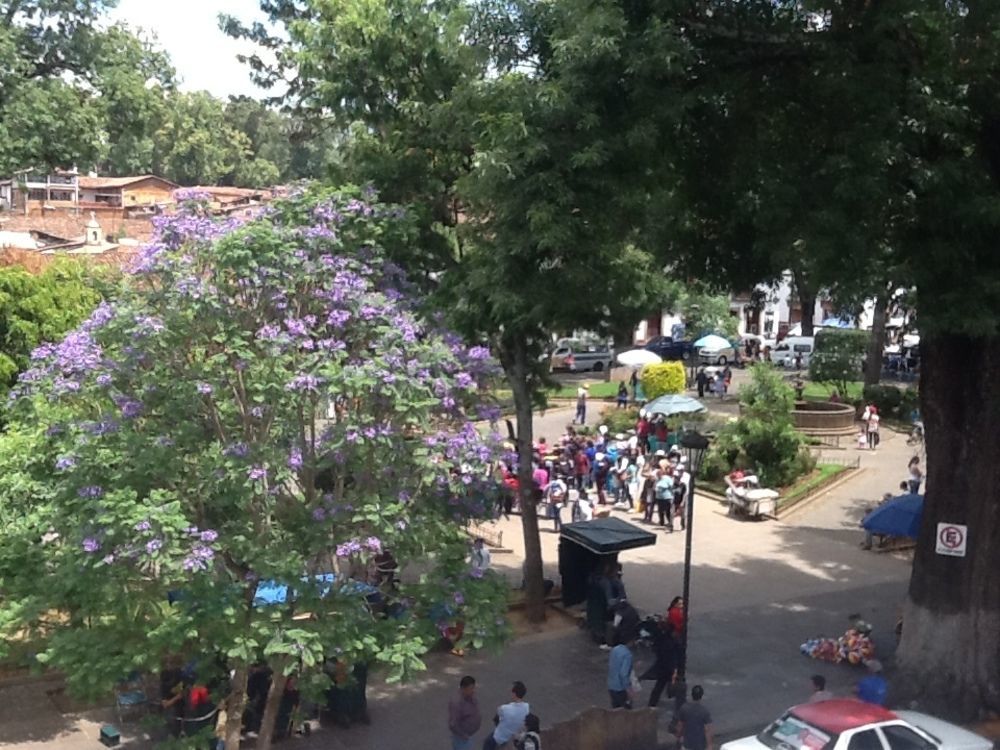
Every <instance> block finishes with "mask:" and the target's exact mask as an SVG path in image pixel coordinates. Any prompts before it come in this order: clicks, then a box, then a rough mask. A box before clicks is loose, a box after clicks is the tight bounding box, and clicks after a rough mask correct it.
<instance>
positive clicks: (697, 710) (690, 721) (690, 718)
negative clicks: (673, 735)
mask: <svg viewBox="0 0 1000 750" xmlns="http://www.w3.org/2000/svg"><path fill="white" fill-rule="evenodd" d="M704 696H705V690H704V688H702V686H701V685H695V686H694V687H693V688H691V700H689V701H688V702H687V703H685V704H684V705H683V706H681V709H680V711H678V713H677V734H678V735H680V738H681V747H682V748H683V750H712V715H711V714H710V713H709V711H708V709H707V708H706V707H705V704H704V703H702V702H701V699H702V698H703V697H704Z"/></svg>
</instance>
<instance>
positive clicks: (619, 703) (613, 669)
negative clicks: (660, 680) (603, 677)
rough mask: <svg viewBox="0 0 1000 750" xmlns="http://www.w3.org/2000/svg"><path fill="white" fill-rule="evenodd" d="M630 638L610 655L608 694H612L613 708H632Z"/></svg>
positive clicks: (633, 639)
mask: <svg viewBox="0 0 1000 750" xmlns="http://www.w3.org/2000/svg"><path fill="white" fill-rule="evenodd" d="M626 637H629V638H630V640H629V641H627V642H625V643H619V644H618V645H617V646H615V647H614V648H613V649H611V653H610V654H609V655H608V694H609V695H610V696H611V708H632V666H633V663H634V660H633V657H632V644H634V643H635V636H634V635H629V636H626Z"/></svg>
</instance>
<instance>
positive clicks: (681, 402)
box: [643, 393, 705, 417]
mask: <svg viewBox="0 0 1000 750" xmlns="http://www.w3.org/2000/svg"><path fill="white" fill-rule="evenodd" d="M643 408H644V409H645V410H646V413H647V414H662V415H663V416H665V417H669V416H672V415H674V414H694V413H695V412H699V411H705V405H704V404H703V403H701V401H699V400H698V399H696V398H691V397H690V396H681V395H680V394H677V393H668V394H667V395H666V396H660V397H659V398H654V399H653V400H652V401H650V402H649V403H648V404H646V405H645V406H644V407H643Z"/></svg>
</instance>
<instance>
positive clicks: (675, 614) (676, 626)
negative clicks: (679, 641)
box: [666, 596, 684, 634]
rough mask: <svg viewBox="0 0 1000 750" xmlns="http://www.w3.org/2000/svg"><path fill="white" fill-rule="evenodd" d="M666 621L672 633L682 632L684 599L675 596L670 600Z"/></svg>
mask: <svg viewBox="0 0 1000 750" xmlns="http://www.w3.org/2000/svg"><path fill="white" fill-rule="evenodd" d="M666 619H667V622H669V623H670V625H671V627H672V628H673V632H674V633H677V634H680V633H682V632H683V631H684V597H681V596H675V597H674V598H673V599H671V600H670V606H669V607H667V615H666Z"/></svg>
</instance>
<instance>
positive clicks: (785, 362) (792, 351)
mask: <svg viewBox="0 0 1000 750" xmlns="http://www.w3.org/2000/svg"><path fill="white" fill-rule="evenodd" d="M815 347H816V338H815V337H814V336H787V337H786V338H784V339H782V340H781V342H780V343H779V344H778V345H777V346H776V347H774V349H773V350H772V351H771V361H772V362H773V363H774V364H775V365H777V366H778V367H788V368H796V369H798V368H801V369H803V370H805V369H807V368H808V367H809V360H810V359H811V358H812V353H813V349H814V348H815Z"/></svg>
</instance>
